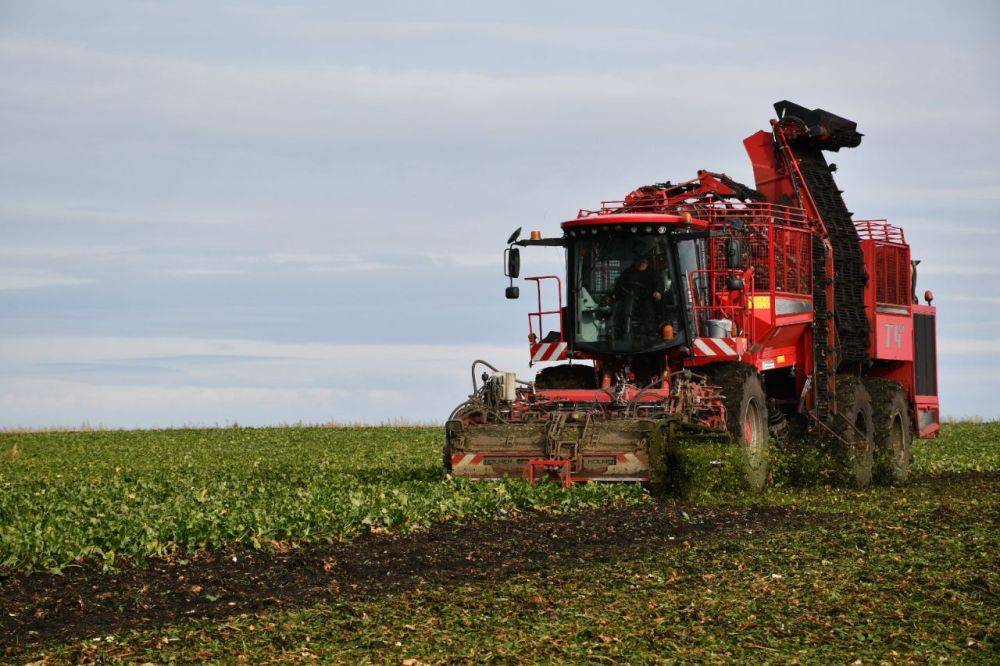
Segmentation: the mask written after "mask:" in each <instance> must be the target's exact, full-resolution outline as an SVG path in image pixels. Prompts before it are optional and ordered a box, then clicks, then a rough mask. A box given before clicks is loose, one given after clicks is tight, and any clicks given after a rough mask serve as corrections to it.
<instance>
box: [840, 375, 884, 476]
mask: <svg viewBox="0 0 1000 666" xmlns="http://www.w3.org/2000/svg"><path fill="white" fill-rule="evenodd" d="M837 413H838V418H837V419H836V421H835V422H834V430H835V431H836V432H837V433H838V434H839V435H840V437H841V438H842V440H843V441H842V442H839V444H840V445H841V447H842V448H843V449H844V450H843V451H842V453H843V455H842V459H843V462H844V464H845V467H846V470H847V473H848V477H849V480H850V481H851V483H852V484H853V485H854V486H855V487H857V488H867V487H868V486H870V485H871V482H872V477H873V476H874V469H875V421H874V417H873V410H872V399H871V395H869V393H868V389H867V388H865V384H864V382H862V381H861V380H860V379H859V378H857V377H854V376H842V377H838V378H837Z"/></svg>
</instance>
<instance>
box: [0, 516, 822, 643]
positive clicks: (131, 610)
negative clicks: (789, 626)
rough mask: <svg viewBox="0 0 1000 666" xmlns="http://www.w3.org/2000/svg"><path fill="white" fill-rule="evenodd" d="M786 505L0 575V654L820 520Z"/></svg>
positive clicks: (504, 525)
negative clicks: (112, 567) (58, 572)
mask: <svg viewBox="0 0 1000 666" xmlns="http://www.w3.org/2000/svg"><path fill="white" fill-rule="evenodd" d="M817 520H818V519H817V518H816V517H815V516H813V515H811V514H808V513H803V512H799V511H796V510H794V509H789V508H785V507H756V508H746V507H694V506H686V507H684V506H678V505H675V504H665V503H661V502H657V501H649V502H645V503H642V504H640V505H632V506H624V507H613V508H607V509H601V510H593V511H587V512H582V513H575V514H567V515H558V516H553V515H548V514H529V515H525V516H521V517H519V518H516V519H511V520H494V521H477V522H469V523H465V524H439V525H436V526H434V527H431V528H430V529H427V530H422V531H417V532H411V533H408V534H402V535H377V534H366V535H364V536H362V537H360V538H356V539H353V540H351V541H344V542H337V543H332V544H312V545H305V546H299V547H294V548H292V547H289V548H280V547H279V548H277V549H265V550H250V549H235V550H229V551H226V552H216V553H208V554H202V555H199V556H197V557H194V558H191V559H183V558H172V559H169V560H150V561H147V562H145V563H143V564H135V565H125V566H120V567H119V568H118V569H117V570H115V571H110V572H108V571H103V570H102V569H101V567H100V566H98V565H96V564H83V565H81V566H79V567H70V568H68V569H66V570H65V571H64V572H63V573H62V574H61V575H52V574H30V575H19V576H15V577H12V578H7V579H5V580H0V607H2V608H3V611H4V612H3V614H2V617H0V649H2V650H3V651H4V652H6V653H7V654H8V655H10V654H15V653H18V652H20V651H21V650H23V649H25V648H30V647H35V646H39V645H44V644H50V643H54V642H58V641H66V640H73V639H84V638H90V637H95V636H103V635H106V634H108V633H117V632H120V631H123V630H127V629H136V628H156V627H163V626H167V625H170V624H174V623H178V622H181V621H184V620H186V619H189V618H202V619H212V620H219V619H224V618H226V617H229V616H232V615H235V614H242V613H252V612H260V611H266V610H278V609H288V608H296V607H305V606H307V605H310V604H314V603H316V602H319V601H331V600H337V599H365V598H374V597H378V596H381V595H387V594H392V593H396V592H400V591H405V590H408V589H412V588H415V587H418V586H421V585H445V586H449V585H460V584H464V583H469V582H483V583H486V584H488V583H489V582H490V581H494V580H505V579H508V578H509V577H511V576H514V575H517V574H519V573H532V572H534V573H538V572H544V571H547V570H552V571H557V570H559V569H561V568H564V567H572V566H575V565H579V564H580V563H581V562H590V563H593V562H596V561H612V560H615V559H621V558H627V557H630V556H634V555H638V554H642V553H644V552H648V551H649V550H651V549H654V548H663V547H675V546H679V545H681V544H684V543H685V542H689V541H691V540H695V539H709V538H713V537H715V536H724V537H727V538H732V537H739V536H745V537H747V538H750V537H752V536H753V535H754V534H755V533H758V532H761V531H764V530H773V529H776V528H797V527H802V526H804V525H809V524H813V523H815V522H817Z"/></svg>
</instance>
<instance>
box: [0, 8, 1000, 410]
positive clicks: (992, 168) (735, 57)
mask: <svg viewBox="0 0 1000 666" xmlns="http://www.w3.org/2000/svg"><path fill="white" fill-rule="evenodd" d="M835 7H836V9H835ZM998 25H1000V5H997V4H996V3H993V2H950V3H940V2H903V3H890V2H881V3H873V2H843V3H836V4H835V5H831V4H830V3H829V2H815V3H814V2H795V3H790V2H789V3H785V2H734V3H724V4H723V5H718V6H710V7H708V6H705V5H704V4H699V3H690V2H684V3H675V2H646V3H644V2H633V3H628V4H627V6H615V5H614V4H613V3H591V2H537V1H536V2H509V3H476V2H451V3H446V2H421V3H390V2H365V3H338V2H323V3H319V2H317V3H293V2H285V3H274V2H249V1H240V2H235V1H234V2H224V1H219V2H203V1H200V2H185V1H177V2H169V3H164V2H143V1H135V2H120V3H119V2H105V1H101V0H94V1H91V2H87V3H80V2H76V1H67V2H46V1H38V0H34V1H31V2H19V1H12V0H3V1H2V2H0V91H2V92H0V428H15V427H62V426H78V425H83V424H89V425H91V426H106V427H154V426H155V427H169V426H183V425H214V424H219V425H224V424H232V423H239V424H243V425H265V424H274V423H296V422H308V423H325V422H331V421H336V422H346V423H354V422H367V423H380V422H387V421H396V420H404V421H418V422H440V421H442V420H443V419H445V418H446V417H447V415H448V413H449V412H450V410H451V408H452V407H453V406H454V405H456V404H458V403H459V402H461V401H462V400H463V399H464V398H465V397H466V395H467V394H468V392H469V390H470V387H469V364H470V363H471V361H472V360H473V359H476V358H483V359H486V360H489V361H491V362H492V363H493V364H495V365H498V366H500V367H502V368H504V369H512V370H516V371H518V372H519V373H520V374H525V375H529V376H530V374H531V373H532V372H533V371H529V370H528V367H527V361H528V345H527V339H526V338H527V318H526V313H527V311H528V309H529V307H530V301H529V299H527V298H524V297H522V299H521V300H519V301H507V300H505V299H504V298H503V288H504V287H505V286H506V285H505V281H504V279H503V277H502V271H501V257H502V250H503V243H504V240H505V239H506V238H507V236H508V235H509V233H510V232H511V231H512V230H513V229H514V228H515V227H518V226H524V227H525V228H526V229H538V230H541V231H542V232H543V233H545V234H547V235H554V234H557V233H558V225H559V223H560V222H561V221H564V220H567V219H570V218H572V217H574V216H575V215H576V212H577V210H578V209H580V208H586V207H592V206H594V205H596V204H597V203H598V202H599V201H601V200H602V199H617V198H621V197H622V196H624V195H625V194H626V193H628V192H629V191H631V190H632V189H634V188H635V187H637V186H639V185H644V184H648V183H651V182H659V181H663V180H674V181H677V180H684V179H688V178H691V177H693V176H694V173H695V171H696V170H697V169H700V168H706V169H710V170H713V171H724V172H726V173H727V174H729V175H730V176H732V177H733V178H735V179H737V180H740V181H744V182H750V183H752V180H753V178H752V173H751V170H750V165H749V162H748V160H747V158H746V155H745V153H744V151H743V147H742V140H743V138H744V137H746V136H748V135H750V134H751V133H753V132H755V131H757V130H758V129H764V128H766V127H767V126H768V121H769V119H770V118H771V117H772V116H773V109H772V107H771V104H772V103H773V102H775V101H777V100H781V99H790V100H792V101H795V102H798V103H801V104H803V105H805V106H808V107H810V108H812V107H822V108H825V109H827V110H829V111H832V112H834V113H837V114H839V115H842V116H845V117H848V118H850V119H852V120H855V121H857V122H858V124H859V130H860V131H861V132H863V133H864V134H865V138H864V141H863V142H862V145H861V147H859V148H857V149H854V150H849V151H842V152H841V153H840V154H837V155H836V157H835V158H833V159H834V161H836V162H837V164H838V165H839V170H838V171H837V174H836V177H837V180H838V184H839V185H840V187H841V188H842V189H843V190H844V191H845V194H844V196H845V199H846V201H847V203H848V207H849V208H850V209H851V210H852V211H854V212H855V214H856V217H859V218H889V220H890V221H891V222H893V223H895V224H899V225H902V226H903V227H904V228H905V230H906V237H907V239H908V240H909V241H910V243H911V245H912V247H913V255H914V257H916V258H919V259H921V260H922V264H921V266H920V271H919V277H920V285H919V289H920V290H921V291H923V289H928V288H929V289H933V290H934V293H935V296H936V298H935V304H936V305H937V306H938V308H939V320H938V335H939V351H940V390H941V401H942V411H943V413H944V414H945V415H946V416H952V417H965V416H981V417H984V418H997V417H1000V402H998V401H997V400H996V399H995V396H996V395H997V394H998V393H1000V220H998V215H1000V163H998V153H1000V46H998V40H997V38H996V28H997V26H998ZM522 265H523V273H524V274H525V275H532V274H547V273H552V272H559V271H560V270H561V265H562V259H561V255H560V254H559V251H558V250H557V249H545V248H531V249H529V251H526V252H525V253H524V255H523V256H522ZM521 286H522V293H524V294H527V289H525V285H524V283H522V285H521Z"/></svg>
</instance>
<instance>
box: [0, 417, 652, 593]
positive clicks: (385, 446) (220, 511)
mask: <svg viewBox="0 0 1000 666" xmlns="http://www.w3.org/2000/svg"><path fill="white" fill-rule="evenodd" d="M442 433H443V430H442V429H439V428H262V429H249V428H229V429H214V430H160V431H107V432H87V433H27V434H16V435H2V436H0V452H3V451H6V452H7V453H8V455H6V456H3V457H0V573H2V572H3V571H4V570H7V571H10V570H38V569H51V570H59V569H60V568H62V567H64V566H66V565H67V564H70V563H72V562H74V561H76V560H78V559H79V558H90V559H98V560H101V561H104V562H107V563H109V564H110V563H113V562H114V561H115V560H116V559H120V558H121V557H123V556H124V557H126V558H133V559H134V558H137V557H138V558H141V557H148V556H163V555H169V554H170V553H172V552H174V551H176V550H178V549H180V550H184V551H186V552H191V551H194V550H198V549H203V548H216V547H219V546H221V545H223V544H227V543H247V544H252V545H254V546H258V545H262V544H268V543H274V542H301V541H316V540H332V539H337V538H340V537H344V536H349V535H351V534H354V533H356V532H358V531H359V530H372V529H375V530H379V529H395V530H400V529H407V528H413V527H419V526H425V525H428V524H430V523H433V522H438V521H443V520H461V519H464V518H472V517H493V516H507V515H510V514H513V513H515V512H517V511H523V510H526V509H536V510H553V511H562V510H571V509H575V508H581V507H586V506H598V505H600V504H603V503H605V502H609V501H613V500H618V499H621V500H623V501H638V500H640V499H642V493H641V491H640V489H639V488H637V487H634V486H620V485H619V486H597V485H593V486H588V487H586V488H579V489H575V490H574V491H573V492H567V491H566V490H563V489H561V488H558V487H556V486H555V485H549V484H546V485H541V486H538V487H536V488H530V487H528V486H526V485H525V484H523V483H520V482H502V483H491V484H482V483H476V482H469V481H465V482H462V481H457V480H448V481H442V471H441V445H442V440H443V434H442ZM15 446H16V451H17V454H16V455H15V456H11V455H9V452H10V451H11V450H12V449H13V448H14V447H15Z"/></svg>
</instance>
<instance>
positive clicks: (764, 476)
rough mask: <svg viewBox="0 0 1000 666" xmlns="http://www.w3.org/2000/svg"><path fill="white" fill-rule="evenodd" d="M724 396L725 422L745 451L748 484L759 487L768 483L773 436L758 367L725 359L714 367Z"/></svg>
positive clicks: (713, 378) (712, 374)
mask: <svg viewBox="0 0 1000 666" xmlns="http://www.w3.org/2000/svg"><path fill="white" fill-rule="evenodd" d="M711 380H712V381H713V382H714V383H716V384H718V385H719V386H720V387H722V395H723V396H725V400H724V402H725V405H726V426H727V428H728V430H729V434H730V435H732V437H733V439H734V440H735V442H736V444H738V445H739V447H740V450H741V452H742V462H743V472H744V477H745V478H746V482H747V485H748V486H750V488H751V489H752V490H755V491H760V490H762V489H763V488H764V486H765V485H766V484H767V480H768V476H769V469H768V459H769V456H770V452H769V448H770V440H769V434H768V427H767V397H766V395H765V394H764V384H763V382H762V381H761V378H760V375H759V374H757V371H756V370H755V369H754V368H752V367H750V366H748V365H745V364H743V363H726V364H724V365H720V366H718V368H716V369H714V370H712V371H711Z"/></svg>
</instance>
